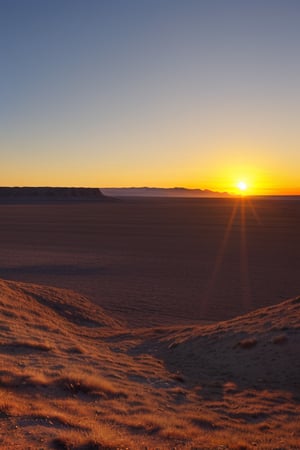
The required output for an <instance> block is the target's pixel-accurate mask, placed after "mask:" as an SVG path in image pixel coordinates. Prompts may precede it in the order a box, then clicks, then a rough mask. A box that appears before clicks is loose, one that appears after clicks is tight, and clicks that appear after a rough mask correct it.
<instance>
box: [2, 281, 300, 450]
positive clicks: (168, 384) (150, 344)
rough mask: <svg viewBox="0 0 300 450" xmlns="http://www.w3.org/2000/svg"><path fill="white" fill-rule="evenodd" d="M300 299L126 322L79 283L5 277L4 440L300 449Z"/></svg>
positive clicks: (68, 445)
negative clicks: (174, 320)
mask: <svg viewBox="0 0 300 450" xmlns="http://www.w3.org/2000/svg"><path fill="white" fill-rule="evenodd" d="M299 330H300V299H299V298H296V299H292V300H288V301H285V302H283V303H281V304H279V305H276V306H273V307H269V308H264V309H260V310H258V311H255V312H252V313H249V314H247V315H245V316H241V317H238V318H236V319H233V320H230V321H227V322H221V323H219V324H216V325H209V326H181V327H165V328H164V327H161V328H152V329H134V330H130V329H128V328H126V325H125V324H124V323H119V322H117V321H115V320H114V319H113V318H111V317H109V316H108V315H107V314H105V313H104V312H103V311H102V309H101V308H100V307H98V306H96V305H95V304H93V303H91V302H90V301H89V300H88V299H87V298H85V297H82V296H80V295H78V294H76V293H74V292H72V291H67V290H61V289H55V288H50V287H44V286H37V285H30V284H25V283H16V282H7V281H0V345H1V347H0V348H1V356H2V369H1V371H0V395H1V396H0V416H1V428H0V430H1V433H0V439H1V440H0V442H1V448H5V449H15V448H21V449H25V448H26V449H28V448H30V449H31V448H32V449H36V448H39V449H42V448H43V449H48V448H57V449H78V450H79V449H101V448H102V449H103V448H126V447H127V448H132V449H140V448H145V447H147V448H159V449H171V448H176V449H180V448H190V447H191V446H196V447H197V448H201V449H202V448H207V449H217V448H218V449H221V448H222V449H229V448H230V449H236V450H237V449H240V450H241V449H251V448H259V449H275V448H281V449H297V448H299V442H300V426H299V421H298V417H299V412H300V411H299V409H300V408H299V402H300V391H299V381H298V378H299V377H298V375H299V372H300V370H299V369H300V353H299V346H300V331H299Z"/></svg>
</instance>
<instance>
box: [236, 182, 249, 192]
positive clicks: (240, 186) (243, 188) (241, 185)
mask: <svg viewBox="0 0 300 450" xmlns="http://www.w3.org/2000/svg"><path fill="white" fill-rule="evenodd" d="M237 187H238V189H239V190H240V192H245V191H246V190H247V188H248V186H247V183H245V181H239V182H238V184H237Z"/></svg>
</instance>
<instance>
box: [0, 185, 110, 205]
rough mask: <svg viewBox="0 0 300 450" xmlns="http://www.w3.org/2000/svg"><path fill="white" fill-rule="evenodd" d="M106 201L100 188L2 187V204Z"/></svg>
mask: <svg viewBox="0 0 300 450" xmlns="http://www.w3.org/2000/svg"><path fill="white" fill-rule="evenodd" d="M106 199H107V197H106V196H105V195H103V193H102V192H101V190H100V189H98V188H78V187H0V203H23V202H25V203H40V202H42V203H47V202H49V203H52V202H85V201H90V202H91V201H104V200H106Z"/></svg>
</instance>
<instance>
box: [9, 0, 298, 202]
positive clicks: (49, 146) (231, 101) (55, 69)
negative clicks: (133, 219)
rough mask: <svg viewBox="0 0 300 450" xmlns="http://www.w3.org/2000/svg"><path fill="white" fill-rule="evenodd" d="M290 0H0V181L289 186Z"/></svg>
mask: <svg viewBox="0 0 300 450" xmlns="http://www.w3.org/2000/svg"><path fill="white" fill-rule="evenodd" d="M299 53H300V2H299V1H298V0H281V1H279V0H272V1H271V0H269V1H268V0H259V1H256V0H252V1H248V0H236V1H234V0H226V1H224V0H198V1H196V0H180V1H179V0H108V1H106V0H98V1H96V0H0V55H1V70H0V146H1V168H0V174H1V181H0V185H2V186H5V185H6V186H12V185H23V186H37V185H53V186H54V185H59V186H99V187H110V186H141V185H148V186H162V187H171V186H186V187H199V188H208V189H214V190H227V191H234V190H235V186H236V183H237V182H238V181H239V180H245V182H247V183H248V184H249V192H252V193H263V194H268V193H279V192H280V193H299V194H300V126H299V125H300V124H299V117H300V90H299V83H300V81H299V80H300V54H299Z"/></svg>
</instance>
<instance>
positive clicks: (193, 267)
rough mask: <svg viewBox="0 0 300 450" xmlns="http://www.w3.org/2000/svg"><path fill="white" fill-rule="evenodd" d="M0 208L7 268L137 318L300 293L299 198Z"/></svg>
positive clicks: (163, 317)
mask: <svg viewBox="0 0 300 450" xmlns="http://www.w3.org/2000/svg"><path fill="white" fill-rule="evenodd" d="M233 216H234V217H233ZM0 217H1V220H0V247H1V254H0V277H1V278H3V279H8V280H16V281H25V282H30V283H37V284H45V285H49V286H56V287H62V288H67V289H72V290H74V291H76V292H79V293H82V294H84V295H87V296H88V297H89V298H90V299H91V300H92V301H93V302H95V303H97V304H98V305H100V306H102V307H103V308H104V309H105V310H107V311H108V312H110V313H112V314H113V315H114V317H118V318H121V319H123V320H125V321H126V322H127V323H128V324H129V325H130V326H152V325H159V324H170V325H172V324H182V323H191V322H192V323H200V322H201V321H219V320H224V319H228V318H231V317H234V316H236V315H238V314H242V313H245V312H248V311H251V310H254V309H257V308H259V307H262V306H268V305H272V304H274V303H278V302H280V301H282V300H284V299H287V298H291V297H294V296H296V295H298V294H299V293H300V277H299V266H300V237H299V230H300V201H299V200H297V199H296V200H295V199H294V200H289V199H282V200H273V199H259V198H257V199H249V198H244V199H243V198H242V199H240V198H238V199H204V198H202V199H163V198H160V199H145V198H144V199H136V200H133V199H131V200H130V199H128V200H120V201H119V202H112V203H109V202H105V203H101V202H98V203H80V204H56V205H55V204H48V205H47V204H46V205H45V204H40V205H38V204H27V205H0Z"/></svg>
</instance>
